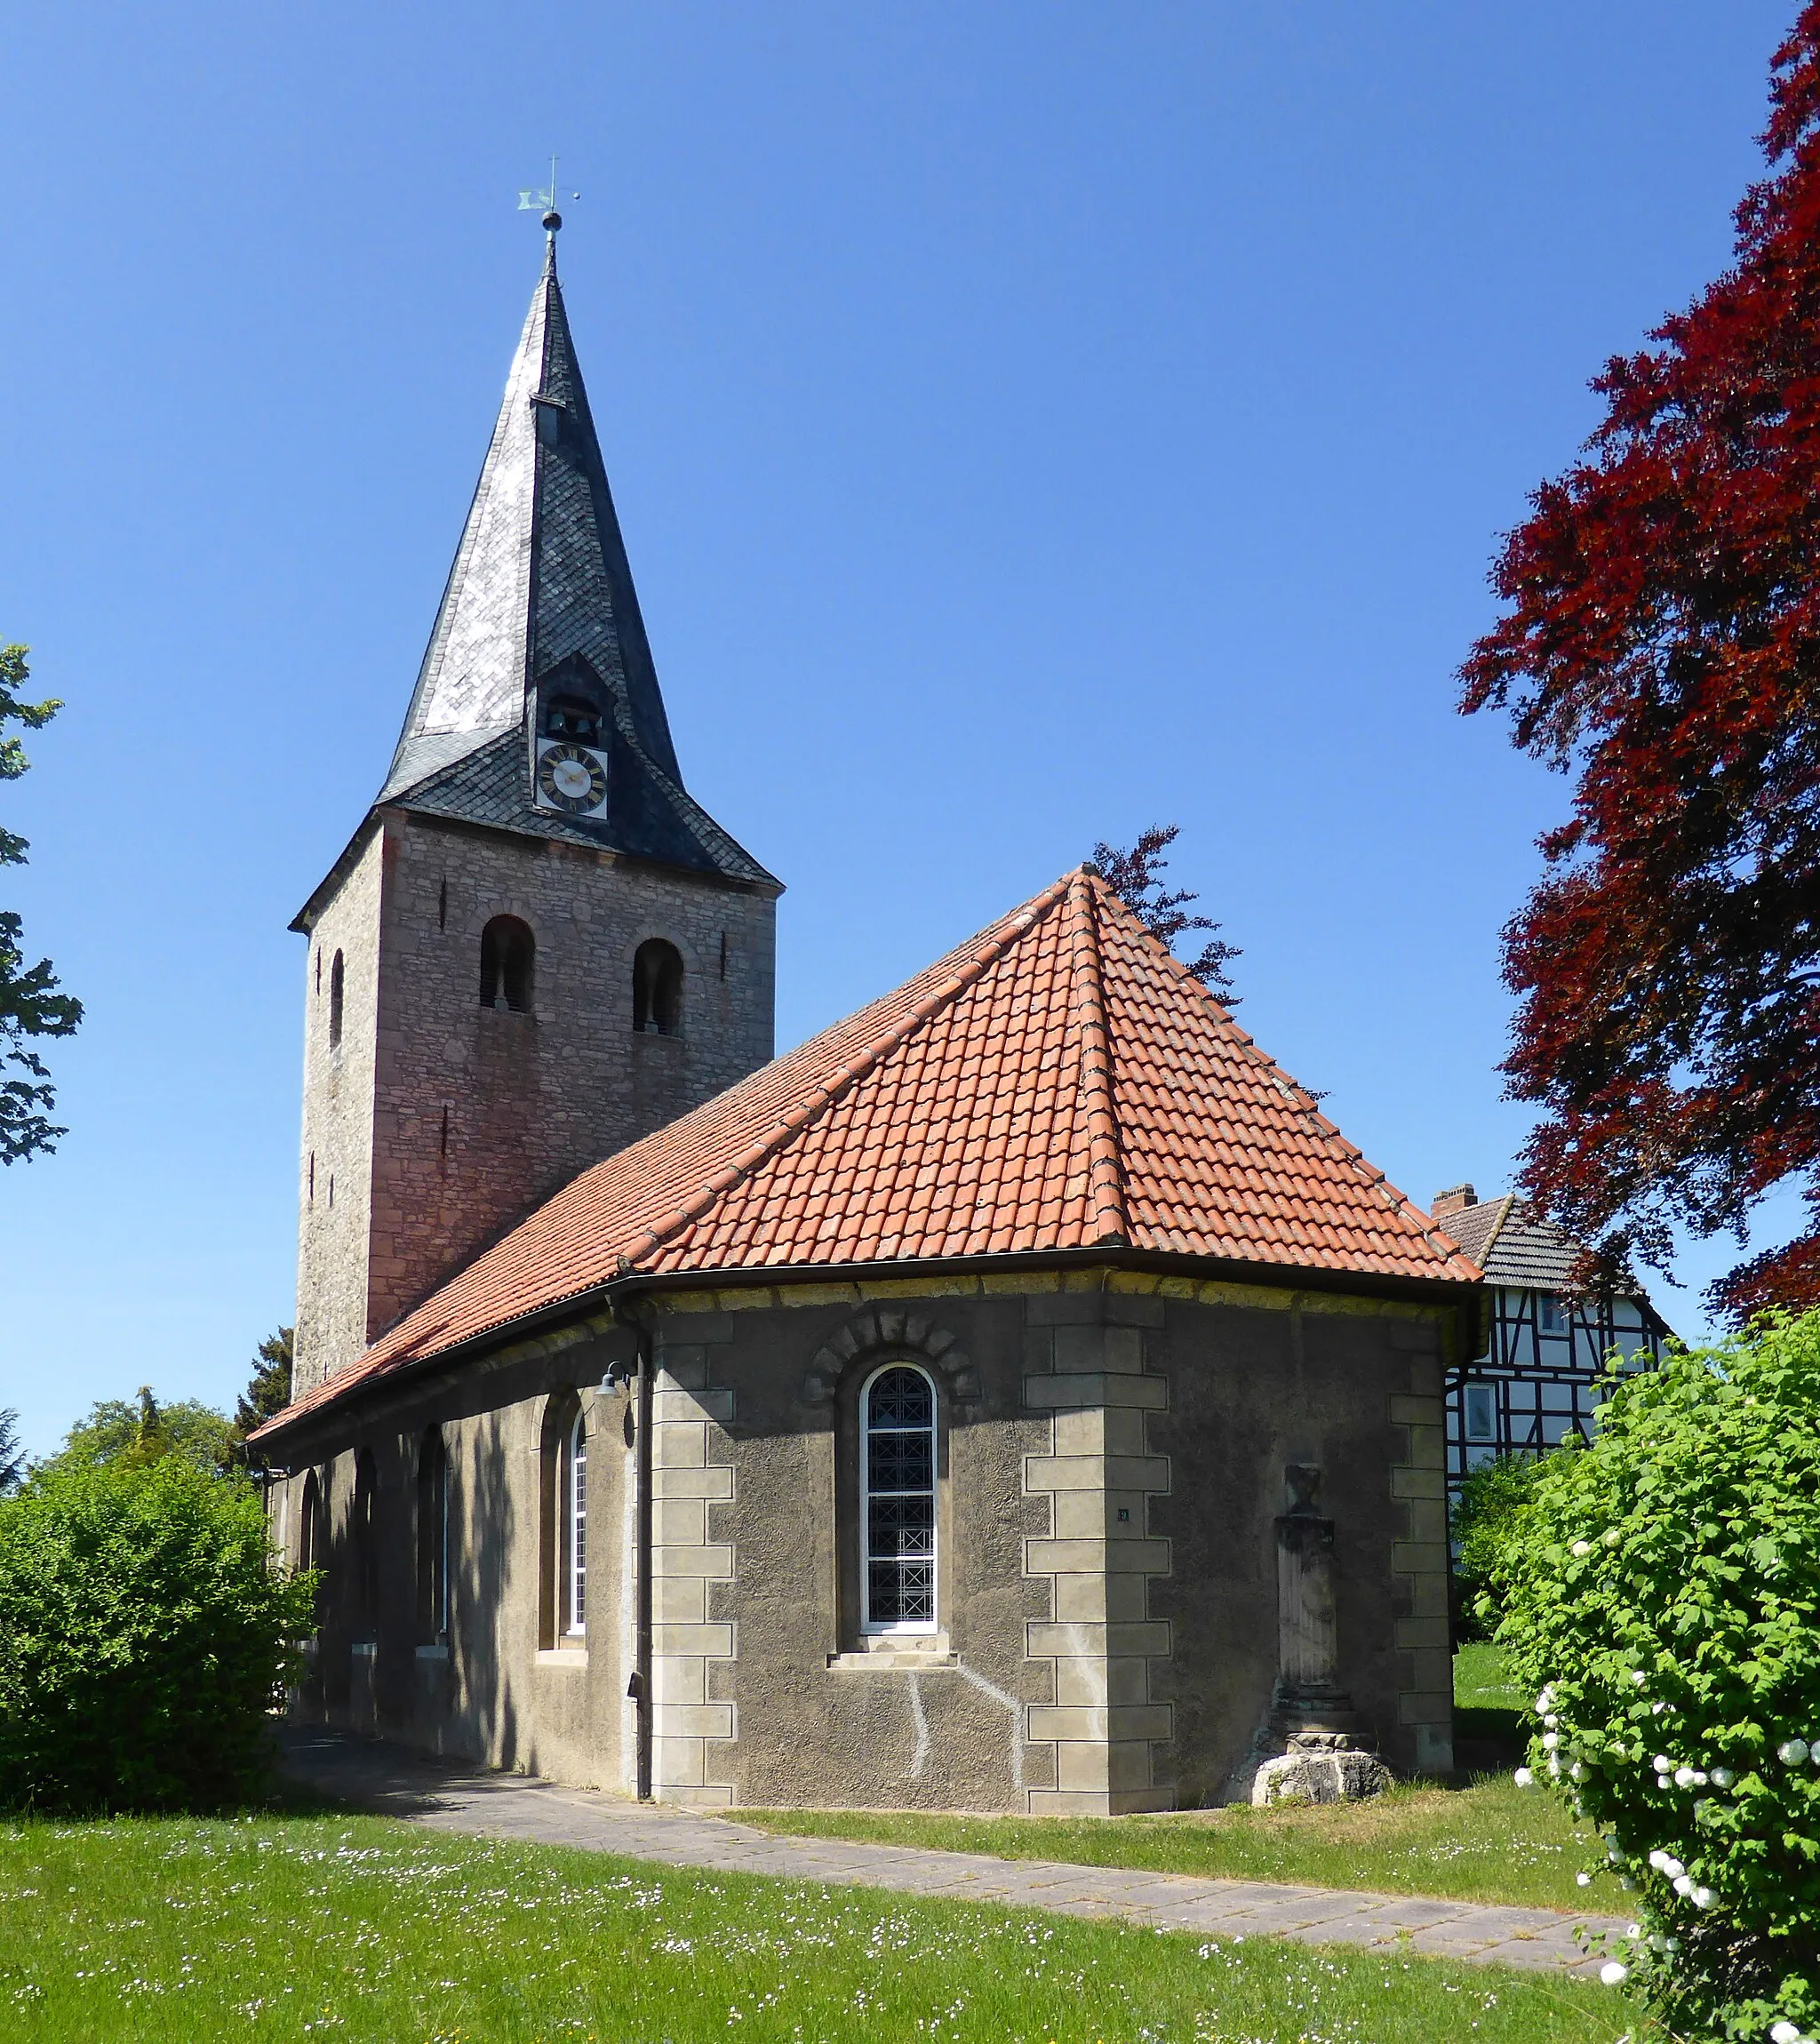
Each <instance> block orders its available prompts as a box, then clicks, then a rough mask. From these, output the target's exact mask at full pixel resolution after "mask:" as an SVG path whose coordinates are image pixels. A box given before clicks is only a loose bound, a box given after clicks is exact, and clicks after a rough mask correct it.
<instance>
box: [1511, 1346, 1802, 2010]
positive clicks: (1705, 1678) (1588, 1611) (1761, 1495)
mask: <svg viewBox="0 0 1820 2044" xmlns="http://www.w3.org/2000/svg"><path fill="white" fill-rule="evenodd" d="M1496 1587H1497V1594H1498V1597H1499V1599H1500V1601H1501V1606H1502V1615H1501V1617H1500V1622H1499V1624H1498V1626H1497V1641H1498V1643H1499V1644H1500V1645H1501V1646H1502V1647H1504V1649H1505V1655H1506V1663H1507V1665H1508V1666H1509V1667H1510V1669H1511V1671H1512V1673H1513V1676H1514V1677H1515V1678H1516V1679H1517V1680H1518V1681H1523V1682H1525V1683H1526V1684H1528V1685H1531V1686H1533V1688H1534V1689H1535V1690H1536V1692H1537V1696H1536V1712H1537V1716H1538V1717H1539V1719H1540V1729H1539V1732H1538V1735H1537V1737H1536V1738H1535V1740H1534V1741H1533V1743H1532V1745H1531V1747H1530V1754H1529V1758H1530V1765H1529V1767H1526V1768H1524V1769H1520V1770H1519V1773H1518V1777H1517V1778H1518V1780H1519V1781H1520V1782H1521V1783H1524V1784H1525V1785H1528V1784H1529V1783H1530V1782H1531V1781H1534V1780H1537V1779H1539V1780H1541V1781H1543V1782H1545V1783H1546V1784H1548V1785H1550V1786H1552V1787H1553V1790H1554V1792H1556V1793H1558V1794H1560V1795H1561V1796H1562V1797H1564V1798H1565V1799H1566V1800H1568V1801H1569V1803H1570V1804H1571V1806H1572V1808H1573V1809H1574V1812H1575V1814H1576V1815H1577V1816H1583V1817H1585V1819H1586V1820H1587V1821H1589V1822H1591V1823H1592V1824H1596V1825H1597V1826H1598V1828H1599V1830H1600V1832H1602V1833H1603V1834H1604V1837H1605V1841H1606V1853H1607V1858H1608V1863H1609V1864H1610V1865H1611V1867H1612V1868H1613V1869H1614V1870H1615V1871H1616V1872H1617V1873H1618V1874H1619V1875H1620V1877H1621V1878H1622V1880H1624V1885H1625V1886H1626V1887H1627V1888H1630V1889H1632V1891H1633V1892H1632V1897H1631V1900H1632V1913H1633V1914H1634V1915H1635V1918H1636V1921H1637V1926H1638V1930H1637V1935H1636V1936H1633V1937H1626V1938H1621V1939H1619V1940H1617V1941H1616V1947H1615V1948H1614V1949H1613V1950H1612V1951H1611V1952H1610V1954H1609V1956H1608V1960H1607V1962H1606V1967H1605V1974H1606V1977H1607V1978H1608V1980H1609V1981H1610V1982H1611V1983H1612V1984H1624V1985H1625V1986H1626V1987H1627V1990H1628V1991H1630V1992H1636V1993H1638V1994H1640V1996H1642V1997H1643V1998H1644V1999H1645V2000H1647V2001H1648V2003H1649V2004H1650V2006H1651V2008H1653V2011H1654V2013H1655V2014H1656V2016H1658V2017H1659V2018H1660V2019H1661V2021H1662V2022H1663V2024H1664V2025H1665V2026H1666V2028H1667V2029H1668V2031H1669V2032H1671V2033H1672V2034H1673V2035H1674V2036H1677V2037H1683V2038H1697V2039H1703V2040H1704V2039H1732V2038H1736V2039H1744V2038H1749V2039H1752V2040H1760V2039H1763V2038H1766V2037H1768V2038H1772V2039H1774V2040H1776V2044H1790V2040H1795V2039H1810V2038H1812V2037H1814V2036H1815V2035H1816V2033H1820V1312H1816V1313H1808V1314H1805V1315H1803V1316H1802V1317H1800V1318H1799V1319H1795V1318H1791V1317H1788V1316H1787V1315H1785V1314H1781V1313H1777V1314H1775V1315H1772V1316H1770V1317H1768V1318H1767V1319H1764V1320H1761V1321H1758V1322H1757V1323H1756V1324H1755V1325H1754V1326H1753V1327H1752V1329H1751V1330H1750V1331H1749V1333H1747V1334H1746V1335H1744V1336H1742V1337H1738V1338H1737V1339H1736V1340H1733V1341H1731V1342H1729V1343H1728V1344H1726V1345H1724V1346H1722V1347H1720V1348H1717V1349H1712V1350H1706V1351H1696V1352H1693V1353H1672V1354H1671V1355H1670V1356H1669V1357H1668V1358H1667V1359H1666V1360H1665V1361H1664V1362H1663V1363H1662V1365H1661V1366H1660V1368H1659V1369H1655V1370H1651V1371H1648V1372H1647V1373H1643V1374H1640V1375H1637V1376H1633V1377H1616V1376H1615V1377H1614V1382H1613V1390H1612V1395H1611V1398H1610V1400H1609V1401H1608V1403H1607V1405H1606V1406H1605V1409H1604V1411H1603V1414H1602V1416H1601V1418H1600V1428H1599V1432H1598V1434H1597V1436H1596V1437H1595V1438H1594V1440H1593V1442H1592V1443H1591V1445H1590V1446H1588V1447H1586V1448H1585V1449H1578V1450H1577V1451H1576V1452H1575V1453H1573V1454H1571V1455H1558V1456H1551V1457H1547V1459H1546V1460H1545V1462H1544V1463H1543V1464H1542V1465H1540V1466H1539V1467H1538V1469H1537V1473H1536V1476H1535V1479H1534V1482H1533V1484H1532V1486H1531V1489H1530V1496H1529V1502H1528V1504H1527V1505H1525V1506H1524V1507H1523V1511H1522V1524H1521V1535H1520V1537H1518V1538H1517V1539H1516V1540H1515V1541H1514V1543H1513V1544H1512V1545H1510V1546H1509V1547H1508V1548H1506V1549H1505V1552H1504V1554H1503V1557H1502V1560H1501V1561H1500V1563H1499V1566H1498V1569H1497V1584H1496Z"/></svg>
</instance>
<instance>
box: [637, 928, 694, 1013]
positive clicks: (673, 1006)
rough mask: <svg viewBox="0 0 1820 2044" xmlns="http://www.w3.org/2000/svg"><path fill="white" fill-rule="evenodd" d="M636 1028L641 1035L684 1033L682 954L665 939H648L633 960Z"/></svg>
mask: <svg viewBox="0 0 1820 2044" xmlns="http://www.w3.org/2000/svg"><path fill="white" fill-rule="evenodd" d="M632 1027H633V1030H634V1032H635V1034H638V1035H640V1036H643V1035H647V1034H649V1035H654V1036H677V1035H680V1034H682V1031H683V954H682V953H681V952H680V951H678V950H677V948H676V946H675V945H674V944H667V943H666V942H665V941H664V939H663V938H661V937H651V938H646V940H645V941H644V942H643V944H641V945H640V946H639V947H638V951H637V954H636V955H635V957H634V959H633V961H632Z"/></svg>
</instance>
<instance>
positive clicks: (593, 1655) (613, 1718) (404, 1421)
mask: <svg viewBox="0 0 1820 2044" xmlns="http://www.w3.org/2000/svg"><path fill="white" fill-rule="evenodd" d="M629 1354H630V1345H629V1342H628V1340H627V1337H625V1336H624V1335H621V1334H617V1333H609V1334H607V1335H605V1336H603V1337H586V1338H582V1339H579V1340H571V1341H568V1342H556V1343H552V1344H549V1345H538V1348H537V1349H536V1350H533V1351H532V1352H531V1353H523V1354H520V1355H518V1356H516V1357H515V1358H514V1359H512V1360H510V1361H505V1362H502V1363H499V1364H498V1365H495V1366H494V1367H491V1368H488V1367H485V1366H479V1367H476V1368H475V1369H473V1370H471V1371H469V1372H467V1373H464V1374H463V1375H461V1376H460V1377H454V1378H449V1377H443V1378H442V1379H439V1380H432V1381H427V1382H424V1383H421V1384H419V1385H415V1386H411V1385H406V1386H403V1387H401V1388H399V1389H398V1390H396V1391H395V1392H393V1393H391V1394H389V1395H388V1396H386V1397H383V1398H381V1399H379V1400H376V1401H372V1402H371V1405H370V1406H369V1408H368V1409H367V1410H365V1411H364V1412H363V1414H362V1416H361V1422H360V1425H359V1426H358V1428H357V1429H355V1430H338V1431H337V1432H336V1433H325V1434H324V1435H323V1437H322V1438H321V1439H320V1440H319V1441H316V1442H315V1443H311V1444H307V1445H304V1446H303V1447H302V1448H301V1450H300V1453H299V1458H298V1462H297V1465H296V1467H295V1468H294V1470H293V1471H292V1473H291V1474H290V1475H289V1476H288V1477H287V1478H286V1479H285V1480H284V1481H283V1482H281V1483H279V1484H276V1485H275V1486H274V1487H273V1496H272V1506H271V1509H272V1516H273V1521H274V1524H275V1525H279V1524H282V1526H283V1533H284V1540H285V1547H286V1552H287V1554H288V1557H289V1559H290V1560H291V1562H292V1563H293V1564H294V1563H296V1562H297V1561H298V1560H299V1557H300V1553H301V1543H302V1537H303V1513H302V1500H303V1492H304V1486H305V1483H306V1481H307V1479H308V1477H309V1475H310V1474H311V1473H314V1474H315V1478H316V1481H317V1482H318V1483H319V1484H324V1485H326V1489H327V1495H328V1509H327V1513H326V1518H327V1522H328V1543H327V1551H326V1553H325V1555H324V1556H323V1567H324V1570H325V1576H326V1581H325V1585H324V1589H323V1595H322V1598H321V1601H320V1613H321V1629H320V1631H319V1633H318V1634H317V1637H316V1640H315V1643H314V1645H313V1648H312V1658H313V1661H314V1665H315V1675H314V1679H313V1681H312V1682H311V1683H310V1684H309V1685H307V1689H306V1690H305V1692H304V1693H303V1694H302V1695H300V1696H299V1698H298V1703H297V1707H298V1709H299V1713H300V1714H301V1715H304V1716H306V1717H315V1716H317V1715H326V1716H327V1717H328V1718H329V1719H330V1720H331V1721H332V1722H335V1723H339V1724H345V1725H348V1726H350V1727H352V1728H353V1729H355V1730H360V1731H366V1732H372V1733H379V1734H383V1735H385V1736H387V1737H395V1738H398V1739H402V1740H403V1741H405V1742H407V1743H409V1744H411V1745H419V1746H421V1747H423V1748H425V1749H427V1750H428V1751H432V1752H441V1753H459V1754H461V1755H464V1756H466V1757H467V1758H470V1759H475V1760H483V1761H487V1762H489V1763H490V1764H491V1765H493V1766H495V1767H502V1768H512V1769H522V1770H523V1771H526V1772H530V1773H536V1774H542V1775H547V1776H549V1777H552V1778H554V1779H556V1780H561V1781H569V1782H575V1783H579V1784H582V1785H588V1786H597V1787H603V1788H611V1789H616V1790H623V1791H627V1792H630V1791H631V1790H633V1789H634V1788H635V1785H636V1782H635V1742H634V1739H633V1737H632V1727H633V1718H632V1705H631V1704H630V1700H629V1699H628V1698H627V1695H626V1689H627V1676H628V1674H629V1673H630V1671H631V1669H632V1667H633V1666H634V1665H635V1661H634V1657H633V1646H634V1638H633V1625H632V1614H633V1604H632V1578H631V1574H630V1568H629V1563H630V1553H629V1550H628V1545H627V1538H626V1534H627V1528H628V1526H629V1524H630V1521H631V1517H632V1513H631V1503H632V1493H633V1472H632V1463H633V1450H632V1445H631V1440H630V1430H629V1428H628V1426H627V1407H628V1404H629V1399H628V1395H627V1393H626V1392H624V1391H614V1392H610V1393H603V1392H602V1391H600V1390H599V1388H598V1386H599V1384H600V1380H601V1377H603V1374H604V1372H605V1370H606V1368H607V1365H608V1363H609V1362H610V1361H612V1360H614V1358H615V1357H619V1358H620V1359H622V1360H623V1359H625V1358H627V1357H629ZM571 1395H579V1401H580V1404H581V1407H582V1409H583V1410H584V1411H585V1413H586V1414H587V1425H588V1434H589V1449H588V1463H587V1490H588V1523H589V1536H590V1537H589V1555H588V1624H587V1637H586V1641H585V1643H584V1644H582V1645H580V1646H577V1645H576V1644H575V1643H573V1642H571V1641H563V1642H562V1643H561V1645H560V1646H555V1645H547V1644H546V1643H545V1642H546V1641H547V1640H548V1639H549V1638H550V1637H551V1633H552V1631H553V1628H552V1626H551V1625H549V1624H548V1623H547V1599H548V1598H549V1597H550V1596H551V1594H552V1593H553V1592H554V1589H555V1584H554V1582H553V1580H552V1579H551V1577H550V1574H549V1572H548V1569H547V1563H546V1559H545V1550H544V1542H543V1539H542V1533H543V1530H544V1525H545V1522H546V1519H547V1515H548V1514H549V1513H550V1511H551V1509H552V1499H551V1498H550V1497H549V1496H548V1494H547V1490H546V1486H545V1479H544V1467H545V1445H546V1443H545V1431H546V1429H545V1421H546V1417H547V1413H548V1412H549V1409H550V1406H551V1403H552V1401H563V1405H564V1407H565V1409H566V1407H567V1401H568V1400H569V1398H570V1397H571ZM432 1425H435V1426H439V1427H440V1428H441V1429H442V1433H443V1443H444V1446H445V1449H446V1451H447V1453H448V1457H449V1486H450V1488H449V1516H450V1535H451V1541H450V1545H451V1569H450V1580H449V1602H450V1613H449V1617H450V1624H449V1630H448V1637H447V1641H446V1644H444V1645H443V1646H441V1647H440V1648H439V1647H438V1646H437V1645H436V1644H435V1643H434V1642H429V1641H426V1639H425V1638H424V1635H423V1633H422V1629H421V1627H420V1625H419V1616H418V1575H417V1570H418V1526H417V1509H418V1490H417V1481H416V1478H417V1457H418V1454H419V1449H420V1444H421V1441H422V1438H423V1434H424V1431H425V1429H426V1428H427V1427H429V1426H432ZM350 1434H351V1437H350ZM362 1449H367V1450H370V1451H371V1454H372V1456H373V1461H374V1470H375V1475H376V1478H377V1484H376V1492H375V1512H374V1562H373V1581H374V1586H375V1589H376V1592H377V1595H376V1598H375V1601H374V1609H372V1610H371V1611H363V1610H362V1609H360V1608H359V1603H360V1600H359V1597H358V1595H357V1591H356V1582H357V1577H358V1567H357V1558H356V1555H355V1548H354V1542H353V1537H352V1527H351V1515H352V1508H353V1500H354V1491H355V1459H356V1457H357V1455H358V1454H359V1452H360V1451H361V1450H362ZM331 1450H332V1451H331ZM307 1455H313V1456H315V1457H316V1459H315V1460H310V1461H306V1460H304V1458H303V1457H305V1456H307ZM363 1649H367V1650H364V1651H363Z"/></svg>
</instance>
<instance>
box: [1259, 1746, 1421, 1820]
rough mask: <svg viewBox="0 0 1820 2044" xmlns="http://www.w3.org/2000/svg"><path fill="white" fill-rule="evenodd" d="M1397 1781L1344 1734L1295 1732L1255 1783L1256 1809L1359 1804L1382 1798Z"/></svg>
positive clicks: (1266, 1765)
mask: <svg viewBox="0 0 1820 2044" xmlns="http://www.w3.org/2000/svg"><path fill="white" fill-rule="evenodd" d="M1392 1780H1393V1776H1392V1774H1391V1771H1390V1769H1388V1768H1387V1767H1385V1764H1384V1762H1383V1761H1381V1760H1379V1759H1378V1757H1377V1754H1376V1753H1365V1752H1361V1750H1360V1749H1359V1748H1358V1747H1357V1746H1355V1745H1353V1741H1352V1740H1351V1739H1350V1738H1348V1737H1345V1735H1344V1734H1333V1733H1321V1732H1300V1733H1296V1734H1292V1735H1291V1737H1290V1739H1289V1752H1288V1753H1280V1754H1279V1755H1278V1756H1277V1757H1276V1758H1275V1759H1274V1760H1268V1761H1265V1762H1264V1764H1263V1765H1262V1766H1261V1767H1260V1768H1259V1769H1258V1770H1257V1773H1256V1775H1254V1776H1253V1777H1252V1780H1251V1801H1252V1805H1253V1807H1254V1808H1257V1809H1267V1808H1269V1807H1270V1806H1271V1805H1272V1804H1273V1803H1281V1802H1314V1803H1324V1802H1359V1801H1362V1800H1364V1798H1365V1797H1367V1796H1374V1795H1382V1794H1383V1793H1384V1792H1385V1789H1387V1788H1388V1787H1389V1786H1390V1785H1391V1782H1392Z"/></svg>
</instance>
